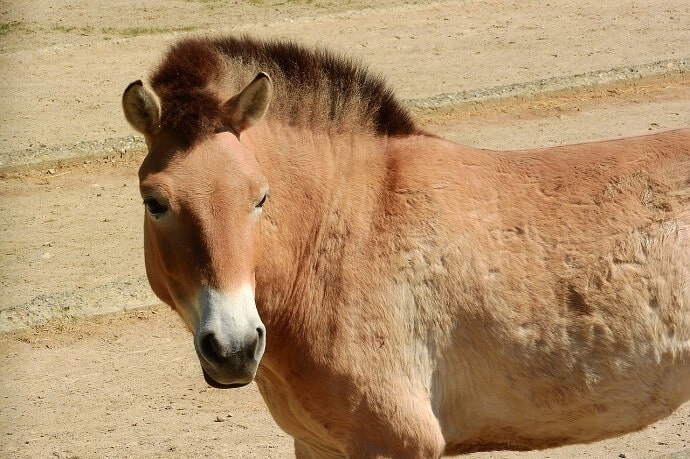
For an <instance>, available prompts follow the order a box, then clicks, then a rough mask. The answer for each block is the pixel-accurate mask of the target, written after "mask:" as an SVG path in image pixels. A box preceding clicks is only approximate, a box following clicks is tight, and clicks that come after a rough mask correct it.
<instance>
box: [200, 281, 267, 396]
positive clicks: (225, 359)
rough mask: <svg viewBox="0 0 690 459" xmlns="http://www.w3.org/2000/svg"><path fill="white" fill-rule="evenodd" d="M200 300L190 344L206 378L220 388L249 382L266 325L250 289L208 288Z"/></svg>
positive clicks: (252, 376)
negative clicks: (233, 291) (196, 326)
mask: <svg viewBox="0 0 690 459" xmlns="http://www.w3.org/2000/svg"><path fill="white" fill-rule="evenodd" d="M201 303H202V308H201V324H200V326H199V329H198V330H197V332H196V333H195V334H194V348H195V349H196V353H197V356H198V357H199V362H200V363H201V369H202V371H203V373H204V378H205V379H206V382H207V383H208V384H209V385H210V386H212V387H216V388H221V389H225V388H231V387H241V386H244V385H246V384H249V383H250V382H252V380H253V379H254V376H255V375H256V371H257V369H258V367H259V362H260V361H261V357H262V356H263V353H264V350H265V349H266V328H265V327H264V324H263V323H262V322H261V320H260V318H259V314H258V312H257V311H256V306H255V305H254V298H253V293H252V292H251V291H249V292H246V291H243V292H240V293H239V294H237V295H232V296H230V295H225V294H222V293H218V292H216V291H213V290H210V289H209V290H206V291H205V292H204V293H203V294H202V301H201Z"/></svg>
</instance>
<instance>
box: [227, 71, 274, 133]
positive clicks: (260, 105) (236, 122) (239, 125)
mask: <svg viewBox="0 0 690 459" xmlns="http://www.w3.org/2000/svg"><path fill="white" fill-rule="evenodd" d="M271 97H273V81H271V77H270V76H268V74H267V73H264V72H260V73H259V74H258V75H257V76H256V78H254V80H253V81H252V82H251V83H249V84H248V85H247V87H246V88H244V89H243V90H242V91H240V93H239V94H237V95H235V96H234V97H232V98H231V99H230V100H228V101H227V102H226V103H225V104H224V109H225V113H227V115H228V122H229V123H230V127H231V128H232V129H233V130H234V131H235V133H237V134H238V135H239V134H240V132H242V131H244V130H245V129H247V128H249V127H251V126H253V125H254V124H256V123H258V122H259V121H260V120H261V118H262V117H263V116H264V114H266V110H267V109H268V104H269V103H270V102H271Z"/></svg>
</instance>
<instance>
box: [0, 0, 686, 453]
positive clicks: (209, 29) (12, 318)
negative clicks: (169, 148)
mask: <svg viewBox="0 0 690 459" xmlns="http://www.w3.org/2000/svg"><path fill="white" fill-rule="evenodd" d="M96 3H97V2H87V1H86V0H73V1H70V2H49V1H48V0H39V1H36V2H23V3H20V2H6V1H2V0H0V65H1V66H2V68H3V69H4V70H5V71H4V72H2V73H1V74H0V108H2V110H1V111H0V215H2V216H3V218H2V220H1V221H0V248H1V249H2V250H1V251H0V298H1V299H0V331H8V330H15V329H19V328H26V327H27V326H33V325H37V324H41V323H45V322H46V320H50V322H49V324H48V325H45V326H39V327H38V328H34V329H30V330H24V331H9V332H6V333H3V334H0V349H2V351H0V457H19V458H23V457H26V458H33V457H205V456H216V455H217V456H225V457H238V458H239V457H290V456H291V454H292V446H291V444H292V443H291V439H290V438H288V437H287V436H285V435H284V434H283V433H281V432H280V431H279V430H278V429H277V427H276V426H275V424H274V423H273V421H272V420H271V419H270V417H269V415H268V413H267V411H266V409H265V407H264V405H263V402H262V401H261V400H260V398H259V396H258V393H257V391H256V388H255V387H254V386H250V387H248V388H245V389H242V390H236V391H217V390H212V389H209V388H208V387H207V386H206V385H205V383H204V382H203V379H202V378H201V375H200V372H199V369H198V364H197V363H196V357H195V355H194V351H193V347H192V344H191V341H190V338H189V336H187V334H186V332H185V331H184V330H183V329H182V326H181V325H180V323H179V321H178V320H177V319H176V317H174V316H173V314H172V313H171V312H170V311H168V310H167V308H162V307H158V306H153V307H152V308H151V306H152V305H156V304H157V301H156V299H155V298H154V297H153V295H152V294H151V293H150V290H149V288H148V285H147V282H146V279H145V276H144V270H143V258H142V243H141V216H142V212H143V210H142V206H141V200H140V198H139V194H138V190H137V179H136V169H137V167H138V163H139V162H140V161H141V159H142V155H143V151H141V142H140V140H139V139H138V138H136V137H132V136H131V131H130V129H129V128H128V127H127V126H126V124H125V122H124V121H123V119H122V116H121V114H120V108H119V97H120V93H121V91H122V89H123V88H124V86H125V85H126V84H127V83H128V82H129V81H131V80H133V79H135V78H139V77H143V76H144V75H145V74H146V72H147V70H148V68H149V66H150V65H152V64H153V63H154V62H155V61H156V60H157V59H158V55H159V52H160V51H161V50H163V49H164V48H165V46H167V44H168V43H169V42H170V41H171V40H173V39H175V38H176V37H177V36H179V34H181V33H187V32H192V33H212V34H215V33H221V32H251V33H256V34H261V35H270V36H275V37H292V38H299V39H300V40H302V41H306V42H312V43H314V42H318V43H320V44H322V45H328V46H329V47H332V48H335V49H337V50H339V51H342V52H348V53H354V54H356V55H357V56H360V57H361V58H362V59H363V60H365V62H367V63H369V64H370V65H371V66H372V67H373V68H374V69H376V70H378V71H380V72H381V73H383V74H385V75H386V77H387V78H388V79H389V80H390V81H391V83H392V85H393V86H394V87H395V88H396V90H397V92H398V93H399V94H400V96H401V97H403V98H404V99H406V100H409V101H410V103H411V105H416V104H417V102H419V101H420V100H422V101H425V100H426V101H428V100H436V99H435V98H438V96H439V95H440V94H449V95H451V98H452V97H454V95H457V94H459V93H461V92H462V91H474V90H477V91H480V92H481V90H482V89H483V88H490V89H491V88H493V89H491V91H493V93H494V95H496V91H498V90H500V88H501V87H503V88H505V87H507V86H509V85H512V84H514V83H526V82H534V81H538V80H543V79H548V78H551V79H552V80H549V81H556V80H558V81H565V82H566V83H567V82H568V81H571V80H570V78H571V77H572V76H574V75H583V74H587V72H590V73H589V74H588V75H590V76H588V78H590V77H591V78H594V79H595V80H596V79H597V78H599V80H597V81H595V82H597V83H605V82H606V81H608V78H609V76H606V75H608V74H604V73H601V75H604V76H601V77H598V76H597V75H599V73H598V71H599V70H608V69H612V68H616V69H619V71H618V74H620V73H621V72H623V73H625V69H626V68H628V69H630V68H632V69H633V70H631V71H630V72H631V75H637V73H636V72H637V70H636V69H639V68H641V66H644V65H645V64H653V63H658V62H662V61H663V62H665V64H664V65H668V66H669V67H668V69H666V70H667V71H665V72H662V75H660V76H647V77H645V78H641V79H640V78H636V77H634V78H632V79H630V78H628V79H627V80H625V81H622V82H617V83H611V84H609V85H606V84H603V85H601V84H600V85H598V86H595V87H589V88H584V89H569V90H563V91H560V92H555V93H553V92H552V93H547V94H543V93H541V92H540V91H541V90H540V91H537V94H527V95H523V96H522V97H518V98H515V99H510V100H505V99H501V100H497V101H494V102H484V103H474V104H462V105H460V106H456V105H454V106H451V107H446V108H440V109H439V108H426V109H422V108H418V109H416V111H415V113H416V115H417V117H418V118H419V119H420V120H421V121H423V122H424V124H426V125H427V126H428V127H429V128H430V129H432V130H434V131H436V132H438V133H441V134H443V135H445V136H447V137H449V138H452V139H454V140H457V141H460V142H463V143H466V144H473V145H479V146H484V147H489V148H524V147H529V146H536V145H550V144H557V143H564V142H577V141H584V140H589V139H595V138H608V137H617V136H621V135H627V134H632V133H643V132H650V131H656V130H663V129H669V128H673V127H681V126H688V125H690V108H689V107H690V77H689V76H688V73H687V72H686V73H683V72H679V71H678V65H679V63H682V61H683V58H687V57H690V29H688V28H687V25H686V24H688V23H690V6H688V5H687V2H684V1H680V0H677V1H675V0H674V1H665V0H662V1H654V0H646V1H640V2H636V3H635V4H634V5H633V4H631V3H629V2H625V1H622V0H619V1H614V2H609V3H607V4H606V7H602V4H601V2H594V1H583V2H559V4H558V5H556V4H555V2H554V3H553V6H549V5H546V4H544V3H543V2H538V1H536V0H526V1H524V2H521V3H520V5H519V6H513V5H510V4H508V3H506V2H498V1H490V0H486V1H480V0H456V1H442V2H433V3H424V4H414V2H394V1H392V0H390V1H388V0H385V1H377V2H371V1H364V0H353V1H348V2H326V1H323V2H322V1H313V2H297V1H289V2H285V1H277V0H276V1H269V0H266V1H262V2H240V3H241V4H240V5H235V4H234V2H226V1H223V0H204V1H201V0H199V1H192V0H189V1H188V0H173V1H170V2H162V1H159V0H156V1H152V2H145V3H141V2H133V1H126V0H116V1H113V2H110V3H109V7H108V8H102V7H97V6H96V7H95V6H94V5H95V4H96ZM336 5H337V6H336ZM171 12H174V14H172V13H171ZM652 67H653V68H656V69H657V70H658V66H657V67H654V66H652ZM621 69H623V70H621ZM656 73H659V72H658V71H657V72H656ZM572 81H579V82H582V81H583V80H582V79H580V80H577V79H575V80H572ZM549 84H550V83H549ZM496 88H499V89H496ZM542 89H543V88H542ZM491 91H489V92H491ZM444 97H446V96H444ZM421 105H423V104H421ZM80 142H81V143H80ZM75 157H77V158H78V159H74V158H75ZM65 158H72V159H70V160H64V159H65ZM60 159H63V161H61V162H59V163H56V162H55V160H60ZM45 160H48V162H44V161H45ZM22 164H24V165H26V164H29V166H21V165H22ZM139 307H146V308H145V309H140V310H136V311H131V310H132V309H133V308H139ZM124 310H130V312H122V311H124ZM113 312H115V314H110V315H105V316H97V317H95V318H94V317H93V314H100V313H113ZM69 317H77V318H74V319H71V318H69ZM80 317H81V318H80ZM688 449H690V405H688V404H686V405H685V406H684V407H683V408H682V409H681V410H679V411H678V412H677V413H675V414H674V415H673V416H672V417H670V418H668V419H667V420H664V421H662V422H660V423H658V424H656V425H654V426H651V427H650V428H648V429H646V430H645V431H643V432H640V433H637V434H634V435H628V436H625V437H621V438H618V439H615V440H611V441H607V442H601V443H597V444H594V445H585V446H576V447H571V448H567V449H564V450H551V451H546V452H540V453H525V454H515V453H495V454H492V455H489V454H486V455H477V456H476V457H496V458H498V457H510V458H514V457H529V458H537V457H595V458H596V457H607V458H608V457H611V458H615V457H619V455H620V454H625V455H626V457H628V458H631V457H632V458H647V457H657V456H659V455H660V454H665V453H671V452H677V451H681V450H688ZM689 454H690V453H689Z"/></svg>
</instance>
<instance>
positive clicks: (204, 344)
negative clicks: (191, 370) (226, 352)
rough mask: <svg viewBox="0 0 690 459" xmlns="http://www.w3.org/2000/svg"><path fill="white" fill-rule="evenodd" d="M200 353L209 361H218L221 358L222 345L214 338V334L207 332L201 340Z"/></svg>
mask: <svg viewBox="0 0 690 459" xmlns="http://www.w3.org/2000/svg"><path fill="white" fill-rule="evenodd" d="M200 344H201V353H202V354H203V356H204V357H205V358H206V359H207V360H209V361H210V362H219V361H220V360H222V359H223V347H222V346H221V344H220V342H218V339H217V338H216V335H215V334H213V333H209V334H207V335H206V336H204V337H203V338H202V339H201V341H200Z"/></svg>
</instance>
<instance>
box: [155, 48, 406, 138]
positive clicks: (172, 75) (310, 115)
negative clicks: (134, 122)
mask: <svg viewBox="0 0 690 459" xmlns="http://www.w3.org/2000/svg"><path fill="white" fill-rule="evenodd" d="M259 71H265V72H267V73H268V74H269V75H271V77H272V79H273V81H274V83H275V95H274V99H273V102H272V103H271V107H270V109H269V117H271V118H273V119H281V120H284V121H287V122H289V123H292V124H307V123H309V124H312V125H317V126H323V127H326V126H328V128H330V129H335V130H342V129H345V128H346V127H351V128H356V129H361V130H370V131H373V132H374V133H376V134H377V135H385V136H405V135H410V134H413V133H416V132H418V129H417V127H416V125H415V123H414V121H413V120H412V117H411V116H410V114H409V112H408V110H407V109H406V108H405V107H403V106H402V104H400V102H398V100H397V99H396V98H395V96H394V95H393V93H392V92H391V90H390V89H389V88H388V87H387V86H386V85H385V83H384V82H383V80H382V79H380V78H378V77H375V76H372V74H371V73H370V72H368V71H367V70H366V69H365V68H364V67H363V66H361V65H356V64H355V63H353V62H352V61H351V60H348V59H345V58H342V57H336V56H334V55H333V54H331V53H329V52H326V51H319V50H309V49H306V48H303V47H301V46H298V45H296V44H294V43H290V42H278V41H259V40H255V39H252V38H218V39H204V38H191V39H184V40H182V41H180V42H178V43H177V44H175V45H174V46H173V47H172V48H171V50H170V51H169V52H168V54H167V56H166V57H165V58H164V60H163V62H162V63H161V64H160V65H159V66H158V68H157V69H156V70H155V71H154V73H153V75H152V77H151V84H152V86H153V88H154V90H155V91H156V93H157V94H158V96H159V97H160V98H161V106H162V119H161V125H162V127H163V128H167V129H170V130H173V131H174V132H176V133H177V134H178V135H179V136H180V137H181V138H182V139H184V140H186V141H189V142H192V141H193V140H194V139H195V138H198V137H200V136H204V135H206V134H208V133H211V132H213V131H214V130H215V129H217V128H218V127H219V124H220V123H221V113H220V105H221V104H222V103H223V102H225V101H226V100H227V99H228V98H229V97H231V96H232V95H233V94H235V93H236V92H238V91H239V90H240V89H241V88H242V87H243V86H244V85H246V84H247V83H249V82H250V81H251V80H252V79H253V78H254V76H255V75H256V74H257V73H258V72H259Z"/></svg>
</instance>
